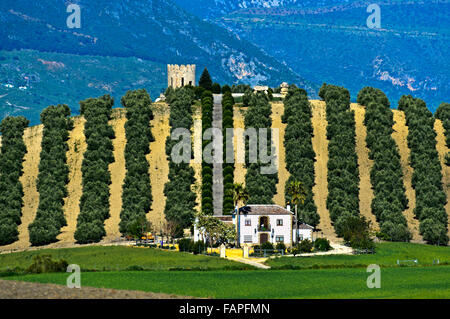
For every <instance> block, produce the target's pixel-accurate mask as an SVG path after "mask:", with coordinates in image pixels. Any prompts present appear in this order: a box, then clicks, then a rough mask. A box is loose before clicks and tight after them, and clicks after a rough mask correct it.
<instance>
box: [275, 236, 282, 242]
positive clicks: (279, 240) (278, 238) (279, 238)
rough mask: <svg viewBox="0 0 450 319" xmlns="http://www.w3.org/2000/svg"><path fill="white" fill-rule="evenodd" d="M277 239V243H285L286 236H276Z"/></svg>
mask: <svg viewBox="0 0 450 319" xmlns="http://www.w3.org/2000/svg"><path fill="white" fill-rule="evenodd" d="M275 241H276V242H277V243H284V236H276V237H275Z"/></svg>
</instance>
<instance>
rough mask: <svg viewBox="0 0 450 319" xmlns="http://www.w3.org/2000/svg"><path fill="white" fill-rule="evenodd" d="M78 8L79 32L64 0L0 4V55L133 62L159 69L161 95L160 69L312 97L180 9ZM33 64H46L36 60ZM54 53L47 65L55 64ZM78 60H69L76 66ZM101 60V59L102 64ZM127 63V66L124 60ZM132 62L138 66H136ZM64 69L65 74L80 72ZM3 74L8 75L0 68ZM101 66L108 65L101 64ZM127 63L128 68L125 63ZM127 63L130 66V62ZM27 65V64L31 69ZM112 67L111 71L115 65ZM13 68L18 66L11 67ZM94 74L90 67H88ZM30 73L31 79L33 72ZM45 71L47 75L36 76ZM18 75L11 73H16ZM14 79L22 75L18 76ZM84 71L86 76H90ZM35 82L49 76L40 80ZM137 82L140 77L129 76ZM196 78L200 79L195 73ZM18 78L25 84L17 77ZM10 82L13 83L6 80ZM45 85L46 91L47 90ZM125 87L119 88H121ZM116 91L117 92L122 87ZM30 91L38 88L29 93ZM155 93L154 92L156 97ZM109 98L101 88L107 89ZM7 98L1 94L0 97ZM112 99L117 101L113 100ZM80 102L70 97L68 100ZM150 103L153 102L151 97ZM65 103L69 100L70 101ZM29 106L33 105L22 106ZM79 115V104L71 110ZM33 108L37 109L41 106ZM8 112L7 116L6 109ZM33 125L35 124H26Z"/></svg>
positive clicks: (258, 55)
mask: <svg viewBox="0 0 450 319" xmlns="http://www.w3.org/2000/svg"><path fill="white" fill-rule="evenodd" d="M73 3H76V4H78V5H80V7H81V28H80V29H69V28H68V27H67V25H66V20H67V17H68V16H69V13H66V8H67V3H66V1H62V0H48V1H45V2H39V1H35V2H30V1H28V0H15V1H12V0H4V1H2V2H0V22H1V23H2V25H7V26H8V27H7V28H2V29H1V30H0V50H4V51H11V50H23V49H27V50H34V51H37V52H51V53H53V54H70V55H74V56H75V55H76V56H99V57H120V58H134V59H141V60H143V61H148V62H149V63H155V64H156V65H158V67H155V68H153V67H152V66H150V65H149V68H150V69H148V70H147V71H146V72H145V73H147V75H148V73H149V72H150V73H151V72H154V73H155V74H154V75H152V76H151V77H153V78H155V79H156V78H158V81H159V82H158V83H157V84H156V83H153V84H152V86H153V87H159V88H160V89H159V91H160V90H161V89H162V88H164V87H165V85H166V81H165V79H164V77H165V74H166V71H165V70H164V69H163V68H162V66H164V65H165V64H168V63H171V64H172V63H175V64H196V65H197V68H198V70H199V72H198V73H200V72H201V71H202V69H203V68H204V67H208V70H209V71H210V74H211V75H212V77H213V80H214V81H217V82H220V83H229V84H233V83H249V84H253V85H255V84H268V85H271V86H278V85H279V84H280V83H281V82H282V81H290V82H295V83H298V84H299V85H301V86H304V87H306V88H308V89H309V90H310V91H311V92H314V91H315V90H316V89H317V87H318V84H311V83H309V82H308V81H305V80H304V79H303V78H302V77H300V76H299V75H298V74H297V73H296V72H294V71H292V69H290V67H289V66H287V65H285V64H283V63H280V62H278V61H277V60H276V59H274V58H272V57H271V56H269V55H267V54H266V53H264V52H263V51H262V50H261V49H259V48H258V47H256V46H255V45H253V44H251V43H249V42H248V41H245V40H242V39H239V37H237V36H236V35H235V34H233V33H231V32H229V31H227V30H225V29H223V28H221V27H220V26H217V25H215V24H212V23H210V22H206V21H203V20H201V19H199V18H197V17H195V16H194V15H192V14H190V13H188V12H186V11H184V10H182V9H181V8H180V7H178V6H177V5H176V4H175V3H173V2H172V1H170V0H154V1H153V0H127V1H107V0H98V1H88V0H78V1H73ZM36 59H37V60H38V59H42V60H46V58H40V57H38V56H36ZM62 59H64V58H61V59H59V58H58V57H57V56H55V55H53V56H52V57H51V60H52V61H55V62H59V60H62ZM75 61H76V59H73V62H74V63H75ZM102 61H104V62H105V60H102ZM123 61H125V60H123ZM134 61H136V60H134ZM66 62H67V63H68V64H66V63H64V65H66V67H67V68H69V69H76V68H78V66H76V65H70V62H68V61H66ZM0 63H2V67H1V69H2V70H5V69H8V67H7V66H4V65H3V62H1V61H0ZM105 63H107V62H105ZM124 63H125V64H127V63H129V62H124ZM130 63H131V62H130ZM29 66H30V67H31V65H29ZM115 66H117V65H115ZM16 67H18V66H16ZM90 67H92V68H94V69H95V68H96V67H95V66H92V65H91V66H90ZM104 67H105V68H108V69H109V80H108V84H111V83H116V82H119V83H122V82H121V80H120V78H121V73H122V71H121V69H120V68H118V70H114V65H110V66H106V65H102V64H101V62H100V61H99V64H98V65H97V68H98V69H101V68H104ZM31 70H32V69H29V70H28V71H30V73H33V71H31ZM11 72H12V73H11V74H9V73H8V72H5V71H2V74H1V76H2V78H0V81H2V82H1V83H2V84H13V85H14V86H15V87H18V86H19V85H20V83H18V82H20V81H16V80H14V78H16V75H15V73H14V72H13V71H11ZM42 72H47V71H42ZM16 73H17V72H16ZM18 73H24V74H26V73H27V72H24V71H21V72H18ZM88 73H89V72H86V73H85V76H86V77H88ZM38 76H39V77H40V78H46V77H51V75H49V74H38ZM133 76H134V78H135V79H136V80H137V79H139V77H140V72H139V71H137V72H136V73H134V75H133ZM198 76H200V74H198ZM22 80H23V79H22ZM8 81H9V82H11V81H12V83H9V82H8ZM90 82H92V81H90V80H89V79H88V80H87V81H85V83H78V84H77V86H76V88H74V89H76V90H78V91H88V89H87V88H86V84H88V83H90ZM50 86H51V85H49V87H50ZM125 87H129V85H125V84H124V85H123V86H122V88H125ZM122 88H120V87H117V90H116V91H117V92H121V91H123V89H122ZM28 89H29V90H33V89H35V90H37V86H34V88H31V87H29V88H28ZM159 91H158V92H157V93H159ZM105 93H109V92H107V90H106V91H105ZM4 94H6V93H0V96H1V95H4ZM33 94H34V95H35V97H36V99H38V97H42V100H44V101H46V102H47V101H49V102H50V101H51V102H52V103H68V100H67V99H65V98H61V99H54V98H50V97H49V95H51V94H52V93H51V92H49V91H46V90H45V89H42V90H38V91H34V92H33ZM115 97H116V99H117V98H120V96H115ZM74 98H78V96H74V95H72V96H71V99H72V100H73V99H74ZM153 98H155V96H153ZM8 102H9V103H10V104H7V103H6V102H5V99H4V98H3V99H0V107H1V108H2V110H3V112H2V114H0V115H2V116H4V115H6V114H23V112H21V110H20V108H16V109H14V110H11V108H12V107H13V105H22V104H21V103H24V101H23V100H20V99H19V100H15V99H13V98H12V96H11V99H10V100H8ZM69 102H70V101H69ZM25 107H31V108H34V107H35V105H29V104H28V105H25ZM71 107H73V108H74V109H77V105H71ZM38 108H39V109H42V108H41V106H40V105H39V107H38ZM5 110H6V111H5ZM31 120H32V122H36V118H33V119H31Z"/></svg>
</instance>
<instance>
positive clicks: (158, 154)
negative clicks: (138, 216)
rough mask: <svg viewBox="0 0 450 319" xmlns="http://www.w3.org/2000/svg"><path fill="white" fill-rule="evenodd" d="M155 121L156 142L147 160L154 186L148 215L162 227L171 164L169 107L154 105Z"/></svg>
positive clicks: (151, 146) (152, 144) (153, 143)
mask: <svg viewBox="0 0 450 319" xmlns="http://www.w3.org/2000/svg"><path fill="white" fill-rule="evenodd" d="M153 114H154V119H153V121H152V123H151V125H152V133H153V137H154V138H155V140H154V141H153V142H151V143H150V154H149V155H148V157H147V159H148V161H149V163H150V183H151V185H152V197H153V201H152V207H151V210H150V212H149V213H148V214H147V218H148V219H149V220H150V222H151V223H152V224H153V225H154V226H156V227H160V226H161V225H162V224H163V222H164V221H165V217H164V206H165V204H166V196H164V185H165V184H166V183H167V181H168V176H169V162H168V161H167V155H166V140H167V138H168V137H169V135H170V127H169V114H170V111H169V106H168V105H167V104H165V103H155V104H153Z"/></svg>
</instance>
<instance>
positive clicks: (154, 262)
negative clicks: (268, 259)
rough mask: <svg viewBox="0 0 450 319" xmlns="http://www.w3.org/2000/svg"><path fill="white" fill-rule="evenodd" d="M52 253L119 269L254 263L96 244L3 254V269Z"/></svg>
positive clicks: (0, 260)
mask: <svg viewBox="0 0 450 319" xmlns="http://www.w3.org/2000/svg"><path fill="white" fill-rule="evenodd" d="M42 254H50V255H52V258H53V259H58V260H59V259H65V260H66V261H67V262H68V263H69V264H77V265H79V266H80V267H81V269H82V270H97V271H119V270H127V269H132V268H134V267H140V268H142V269H144V270H173V269H184V270H190V269H197V270H214V269H215V270H218V269H253V267H251V266H248V265H245V264H241V263H237V262H234V261H230V260H227V259H220V258H217V257H209V256H194V255H192V254H189V253H183V252H181V253H180V252H176V251H162V250H160V249H150V248H132V247H123V246H107V247H102V246H92V247H80V248H66V249H43V250H34V251H25V252H19V253H12V254H3V255H0V272H2V271H3V272H4V271H6V270H8V269H9V270H11V269H15V268H19V269H22V270H24V269H25V268H27V267H28V266H30V265H31V263H32V261H33V257H34V256H36V255H42Z"/></svg>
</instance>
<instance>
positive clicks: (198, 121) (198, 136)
mask: <svg viewBox="0 0 450 319" xmlns="http://www.w3.org/2000/svg"><path fill="white" fill-rule="evenodd" d="M192 119H193V120H194V124H193V127H192V128H191V132H192V142H193V149H194V159H193V160H191V164H190V165H191V167H192V168H193V169H194V172H195V184H194V185H193V186H192V190H193V191H194V192H195V193H196V194H197V199H196V200H195V202H196V204H197V205H196V209H197V212H200V211H201V209H202V189H201V185H202V140H203V137H202V108H201V105H199V104H198V105H195V106H194V110H193V114H192Z"/></svg>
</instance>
